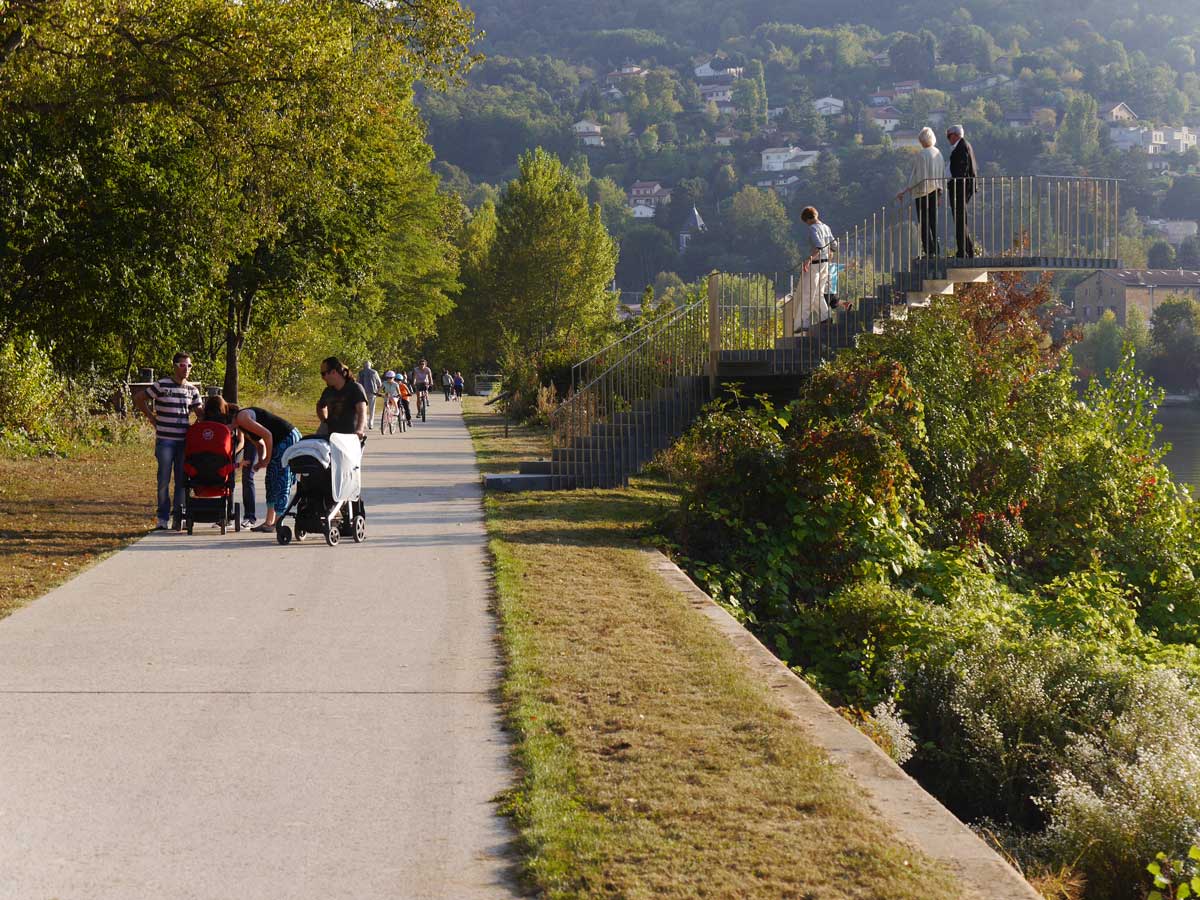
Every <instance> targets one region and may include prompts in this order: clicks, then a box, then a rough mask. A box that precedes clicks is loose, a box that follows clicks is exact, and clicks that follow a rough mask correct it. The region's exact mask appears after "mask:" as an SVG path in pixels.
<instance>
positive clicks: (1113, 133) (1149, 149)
mask: <svg viewBox="0 0 1200 900" xmlns="http://www.w3.org/2000/svg"><path fill="white" fill-rule="evenodd" d="M1108 139H1109V140H1110V141H1112V144H1113V146H1114V147H1115V148H1116V149H1118V150H1120V151H1122V152H1123V153H1128V152H1130V151H1131V150H1144V151H1146V153H1148V154H1150V155H1151V156H1155V155H1158V154H1162V153H1166V152H1167V133H1166V131H1165V130H1163V129H1162V128H1149V127H1145V126H1137V125H1126V124H1114V125H1110V126H1109V129H1108Z"/></svg>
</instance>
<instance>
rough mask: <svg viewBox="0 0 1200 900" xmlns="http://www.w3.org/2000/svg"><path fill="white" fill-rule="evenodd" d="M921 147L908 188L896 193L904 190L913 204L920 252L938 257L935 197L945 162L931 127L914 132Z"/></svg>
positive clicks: (940, 187) (937, 197)
mask: <svg viewBox="0 0 1200 900" xmlns="http://www.w3.org/2000/svg"><path fill="white" fill-rule="evenodd" d="M917 140H918V141H919V142H920V144H921V150H920V152H919V153H918V154H917V158H916V159H915V160H913V167H912V173H911V174H910V175H909V176H908V187H906V188H905V189H904V190H903V191H901V192H900V193H899V194H897V195H896V199H897V200H899V199H901V198H902V197H903V196H904V194H905V193H906V192H907V193H909V194H910V195H911V196H912V198H913V203H914V204H915V205H916V207H917V224H918V226H919V230H920V232H921V255H922V256H926V257H929V256H939V255H940V254H941V244H940V242H939V241H938V214H937V208H938V199H939V198H940V197H941V195H942V188H943V187H944V186H945V183H946V161H945V159H943V158H942V151H941V150H939V149H938V148H937V146H936V144H937V136H936V135H935V134H934V133H933V129H931V128H922V129H921V133H920V134H918V135H917Z"/></svg>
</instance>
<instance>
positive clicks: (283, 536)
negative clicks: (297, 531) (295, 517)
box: [275, 525, 292, 547]
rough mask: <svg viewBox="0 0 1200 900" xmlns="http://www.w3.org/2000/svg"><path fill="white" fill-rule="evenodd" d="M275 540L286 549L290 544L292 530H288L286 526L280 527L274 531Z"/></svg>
mask: <svg viewBox="0 0 1200 900" xmlns="http://www.w3.org/2000/svg"><path fill="white" fill-rule="evenodd" d="M275 540H277V541H279V543H281V544H283V546H285V547H286V546H287V545H288V544H290V543H291V542H292V529H290V528H288V527H287V526H286V525H280V526H279V527H278V528H276V529H275Z"/></svg>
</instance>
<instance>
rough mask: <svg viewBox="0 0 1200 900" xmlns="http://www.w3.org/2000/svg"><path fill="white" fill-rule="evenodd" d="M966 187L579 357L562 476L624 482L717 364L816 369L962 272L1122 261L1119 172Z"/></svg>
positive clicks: (556, 419) (736, 280) (583, 481)
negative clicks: (823, 254)
mask: <svg viewBox="0 0 1200 900" xmlns="http://www.w3.org/2000/svg"><path fill="white" fill-rule="evenodd" d="M971 188H972V189H971V190H970V191H967V190H965V185H964V184H963V183H962V182H955V181H941V182H939V183H938V184H937V191H938V194H937V195H936V197H935V199H934V200H933V201H925V208H924V209H923V210H920V211H919V210H918V208H917V203H916V193H917V191H916V190H914V189H912V188H910V189H908V190H905V191H903V192H901V194H900V195H899V196H898V197H897V198H896V199H895V200H894V201H893V202H892V203H890V204H888V205H886V206H884V207H881V208H880V209H879V210H878V211H877V212H875V213H872V214H871V216H869V217H868V218H867V219H866V220H864V221H863V222H862V223H861V224H860V225H857V226H855V227H853V228H849V229H846V230H844V231H843V232H842V233H841V234H840V235H839V236H838V240H837V244H836V248H831V251H830V253H829V260H830V261H829V262H828V263H827V264H825V265H826V266H827V268H826V269H825V270H824V271H821V270H819V269H817V268H816V267H815V266H810V267H809V268H808V269H807V270H804V269H801V268H799V267H798V269H797V270H793V271H792V272H788V273H786V274H784V275H783V276H766V275H761V274H753V275H729V274H717V273H714V274H713V275H711V276H709V279H708V285H707V296H706V297H704V298H700V299H696V300H693V301H692V302H690V303H688V304H687V305H685V306H682V307H679V308H677V309H675V310H672V311H671V312H669V313H667V314H666V315H663V316H659V317H656V318H652V319H650V320H648V321H646V322H645V323H644V324H642V325H640V326H639V327H638V328H636V329H635V330H633V331H632V332H630V333H629V334H627V335H625V336H624V337H622V338H621V339H620V340H618V341H615V342H614V343H612V344H610V345H609V346H608V347H605V348H604V349H603V350H600V351H599V352H597V353H595V354H593V355H592V356H590V357H588V358H587V359H585V360H582V361H581V362H579V363H577V364H576V365H575V366H574V367H573V368H572V372H571V389H570V392H569V394H568V396H567V398H566V400H565V401H564V402H563V403H562V405H561V406H560V407H559V408H558V409H557V410H556V411H555V413H554V416H553V417H552V423H551V424H552V434H553V448H554V449H553V456H552V463H551V471H552V472H553V474H554V475H555V476H556V486H559V487H567V486H598V487H610V486H615V485H620V484H624V483H626V482H627V480H628V476H629V475H630V474H631V473H632V472H634V471H636V470H637V469H638V468H640V466H641V465H643V464H644V463H645V462H646V461H647V460H649V459H650V457H651V456H652V455H653V453H654V452H655V451H656V450H658V449H661V447H664V446H666V445H667V443H669V442H670V441H671V440H673V439H674V438H675V437H677V436H678V435H679V434H681V433H682V431H683V430H684V429H685V428H686V427H687V425H688V424H689V423H690V422H691V420H692V418H693V417H694V416H695V414H696V412H697V411H698V410H699V409H700V406H701V405H702V404H703V403H704V402H705V400H706V399H707V398H708V397H709V396H711V395H712V393H713V392H715V389H716V380H717V376H718V368H720V369H721V372H722V374H723V375H725V376H727V377H734V378H736V377H738V373H739V372H744V373H746V374H774V375H779V374H799V373H803V372H807V371H811V370H812V369H813V368H815V367H816V366H818V365H820V364H821V363H822V362H823V361H824V360H827V359H829V358H830V357H831V356H832V355H833V354H834V353H836V352H837V351H838V350H839V349H841V348H842V347H846V346H849V345H851V344H852V343H853V342H854V341H855V340H856V339H857V338H858V335H860V334H862V333H864V332H868V331H872V330H877V329H879V328H881V327H884V326H883V325H882V323H883V322H885V321H886V320H888V319H890V318H896V317H902V316H904V315H906V314H907V311H908V309H909V308H910V307H911V306H912V305H920V304H921V303H923V302H924V301H926V300H927V299H928V297H929V295H931V294H935V293H941V292H948V291H950V290H952V287H951V285H952V284H953V283H954V282H962V281H971V280H976V279H980V278H986V273H987V272H988V271H1004V270H1018V269H1028V270H1046V269H1060V268H1074V269H1098V268H1115V267H1116V266H1117V265H1118V264H1119V263H1118V243H1119V240H1120V229H1119V224H1120V222H1119V207H1120V185H1119V182H1118V181H1117V180H1116V179H1111V178H1087V177H1072V176H1042V175H1024V176H996V177H987V178H976V179H973V180H972V183H971ZM968 195H969V196H968ZM960 199H961V200H962V201H964V202H959V201H960ZM956 207H961V208H962V209H963V216H962V226H963V228H964V229H965V232H966V234H970V236H971V238H972V241H973V243H974V251H975V252H974V255H973V256H965V255H964V256H961V257H959V256H954V255H948V254H952V253H953V251H955V250H956V249H958V247H957V243H958V238H959V237H960V236H961V237H963V238H964V242H965V234H964V235H960V234H959V233H958V228H957V227H956V221H955V215H954V211H955V208H956ZM922 231H924V234H925V237H924V241H923V240H922ZM963 249H965V248H963ZM817 275H821V276H827V278H828V281H821V280H819V279H817V278H816V277H815V276H817ZM831 307H832V308H831Z"/></svg>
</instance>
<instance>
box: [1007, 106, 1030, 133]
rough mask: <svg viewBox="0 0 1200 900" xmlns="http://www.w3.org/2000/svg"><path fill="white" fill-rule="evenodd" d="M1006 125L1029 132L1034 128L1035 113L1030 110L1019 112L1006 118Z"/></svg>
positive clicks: (1011, 113) (1012, 113)
mask: <svg viewBox="0 0 1200 900" xmlns="http://www.w3.org/2000/svg"><path fill="white" fill-rule="evenodd" d="M1004 124H1005V125H1007V126H1008V127H1009V128H1014V129H1016V130H1017V131H1028V130H1029V129H1030V128H1032V127H1033V113H1031V112H1029V111H1028V110H1023V109H1022V110H1017V111H1016V112H1010V113H1008V114H1006V115H1005V116H1004Z"/></svg>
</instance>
